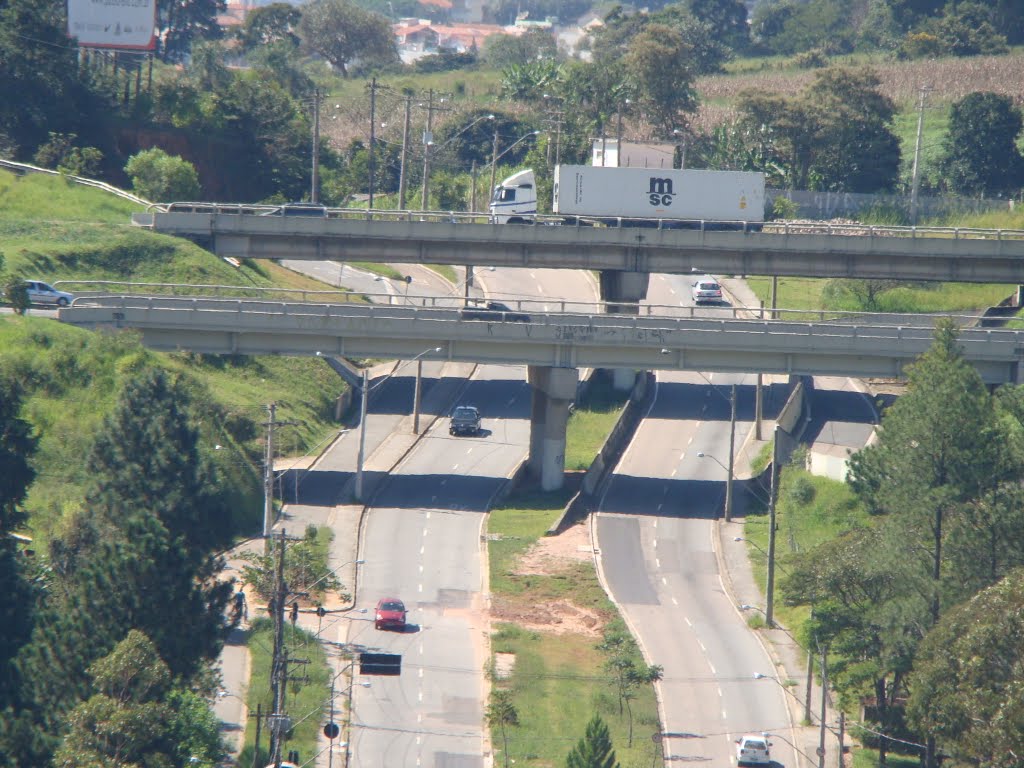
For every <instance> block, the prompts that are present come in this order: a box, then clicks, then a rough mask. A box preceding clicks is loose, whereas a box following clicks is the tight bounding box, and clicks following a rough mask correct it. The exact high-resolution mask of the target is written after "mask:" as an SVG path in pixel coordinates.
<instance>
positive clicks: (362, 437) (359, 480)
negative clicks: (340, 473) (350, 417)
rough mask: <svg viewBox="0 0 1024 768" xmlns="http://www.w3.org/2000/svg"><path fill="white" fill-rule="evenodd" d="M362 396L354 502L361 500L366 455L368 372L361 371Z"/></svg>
mask: <svg viewBox="0 0 1024 768" xmlns="http://www.w3.org/2000/svg"><path fill="white" fill-rule="evenodd" d="M361 394H362V396H361V397H360V402H359V457H358V459H357V464H356V500H357V501H362V500H363V457H364V455H365V453H366V410H367V404H368V402H369V400H368V398H369V395H370V382H369V372H368V371H367V370H366V369H365V368H364V369H363V386H362V393H361Z"/></svg>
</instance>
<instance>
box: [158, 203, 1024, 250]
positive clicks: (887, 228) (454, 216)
mask: <svg viewBox="0 0 1024 768" xmlns="http://www.w3.org/2000/svg"><path fill="white" fill-rule="evenodd" d="M147 210H148V211H150V212H157V213H172V212H174V213H200V214H227V215H254V216H271V215H273V216H277V215H283V214H282V206H280V205H262V204H248V203H209V202H206V203H204V202H173V203H153V204H151V205H150V206H149V208H148V209H147ZM323 216H324V217H326V218H329V219H356V220H363V221H408V222H422V223H445V224H490V225H494V222H493V217H492V216H491V215H490V214H489V213H487V212H486V211H478V212H466V211H414V210H389V209H371V210H368V209H366V208H324V213H323ZM314 218H315V217H314ZM523 218H525V219H527V220H528V221H529V223H527V224H502V225H494V226H503V227H515V226H532V225H534V224H536V225H542V226H544V225H565V220H566V218H567V217H563V216H557V215H551V214H533V215H524V216H523ZM680 224H681V225H683V228H685V229H693V230H701V231H704V230H720V229H728V230H730V231H742V232H745V233H748V234H752V233H758V234H770V235H783V236H791V235H826V236H842V237H849V236H860V237H864V236H867V237H897V238H910V239H916V238H919V237H938V238H949V239H953V240H989V239H992V240H997V241H1003V240H1008V241H1019V240H1024V230H1020V229H982V228H976V227H927V226H892V225H879V224H855V223H831V222H808V221H765V222H764V223H763V224H760V223H758V224H751V223H749V222H744V221H732V220H702V219H684V220H679V219H659V218H649V219H648V218H620V219H617V220H614V221H613V223H612V224H609V223H605V224H603V225H602V226H604V227H610V228H622V227H637V226H639V227H642V228H649V229H669V228H678V227H679V225H680ZM570 226H571V225H570ZM575 226H581V227H588V226H589V225H588V224H587V223H586V222H585V221H580V220H579V219H576V221H575Z"/></svg>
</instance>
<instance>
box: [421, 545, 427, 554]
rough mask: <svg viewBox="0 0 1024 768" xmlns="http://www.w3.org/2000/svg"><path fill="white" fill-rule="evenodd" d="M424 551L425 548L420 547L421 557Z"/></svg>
mask: <svg viewBox="0 0 1024 768" xmlns="http://www.w3.org/2000/svg"><path fill="white" fill-rule="evenodd" d="M426 550H427V548H426V547H420V554H421V555H422V554H423V553H424V552H426Z"/></svg>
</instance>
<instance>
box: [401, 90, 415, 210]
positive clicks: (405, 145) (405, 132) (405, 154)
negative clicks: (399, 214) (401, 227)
mask: <svg viewBox="0 0 1024 768" xmlns="http://www.w3.org/2000/svg"><path fill="white" fill-rule="evenodd" d="M411 112H412V96H406V97H405V127H404V128H403V129H402V167H401V170H400V171H399V173H398V210H400V211H404V210H405V188H406V185H407V184H408V179H406V177H405V164H406V161H407V160H408V159H409V117H410V113H411Z"/></svg>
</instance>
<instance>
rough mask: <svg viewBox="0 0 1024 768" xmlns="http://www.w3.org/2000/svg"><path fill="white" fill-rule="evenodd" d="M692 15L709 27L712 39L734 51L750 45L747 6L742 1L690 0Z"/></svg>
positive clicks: (688, 3) (742, 49)
mask: <svg viewBox="0 0 1024 768" xmlns="http://www.w3.org/2000/svg"><path fill="white" fill-rule="evenodd" d="M687 5H688V6H689V9H690V13H691V14H693V16H694V17H695V18H697V19H698V20H699V21H702V22H704V23H705V24H707V25H708V28H709V30H710V33H711V34H710V35H709V36H710V37H711V39H713V40H714V41H716V42H719V43H721V44H723V45H725V46H727V47H728V48H731V49H732V50H733V51H737V52H740V51H745V50H746V49H747V47H748V46H749V45H750V30H749V27H748V26H747V6H746V5H745V4H744V3H743V2H742V0H688V2H687Z"/></svg>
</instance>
